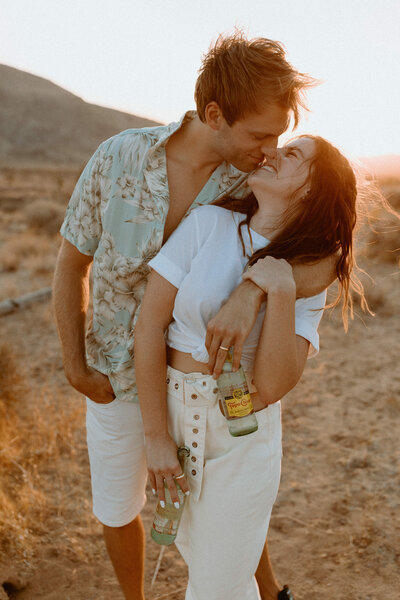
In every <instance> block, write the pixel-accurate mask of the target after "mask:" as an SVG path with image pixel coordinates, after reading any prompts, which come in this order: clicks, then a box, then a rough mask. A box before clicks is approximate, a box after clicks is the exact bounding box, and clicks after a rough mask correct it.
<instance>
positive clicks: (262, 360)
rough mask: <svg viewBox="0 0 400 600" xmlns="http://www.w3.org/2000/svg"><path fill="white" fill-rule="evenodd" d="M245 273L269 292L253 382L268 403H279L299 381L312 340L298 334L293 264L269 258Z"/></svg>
mask: <svg viewBox="0 0 400 600" xmlns="http://www.w3.org/2000/svg"><path fill="white" fill-rule="evenodd" d="M263 263H264V264H263V265H262V267H261V266H260V267H258V268H257V264H258V263H257V264H256V265H254V267H252V268H251V269H250V270H249V271H248V272H246V274H245V278H246V279H251V280H252V281H253V282H254V283H256V284H257V285H258V286H259V287H260V288H261V289H263V290H264V291H265V292H266V293H267V294H268V302H267V307H266V311H265V317H264V323H263V327H262V330H261V335H260V339H259V343H258V347H257V354H256V359H255V363H254V373H253V381H254V385H255V386H256V388H257V392H258V394H259V399H260V400H261V402H262V403H263V404H264V405H268V404H272V403H273V402H276V401H277V400H279V399H280V398H282V397H283V396H285V394H287V393H288V392H289V391H290V390H291V389H292V388H293V387H294V386H295V385H296V383H297V382H298V381H299V379H300V377H301V375H302V373H303V370H304V366H305V363H306V360H307V354H308V346H309V342H308V341H307V340H306V339H304V338H303V337H301V336H298V335H296V330H295V303H296V284H295V281H294V278H293V271H292V267H291V265H290V264H289V263H288V262H286V261H285V260H277V259H274V258H272V257H267V258H266V259H264V261H263Z"/></svg>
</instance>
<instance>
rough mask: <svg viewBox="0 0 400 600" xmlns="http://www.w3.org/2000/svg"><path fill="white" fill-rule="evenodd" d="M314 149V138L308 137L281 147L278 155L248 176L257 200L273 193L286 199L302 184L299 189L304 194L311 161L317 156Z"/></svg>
mask: <svg viewBox="0 0 400 600" xmlns="http://www.w3.org/2000/svg"><path fill="white" fill-rule="evenodd" d="M315 150H316V144H315V141H314V140H313V139H312V138H306V137H304V138H300V139H298V140H294V141H292V142H290V143H289V144H287V145H286V146H283V147H282V148H278V149H277V155H276V159H274V160H270V159H269V160H268V161H267V162H266V164H264V165H263V166H262V167H260V168H259V169H257V170H256V171H254V172H253V173H251V175H250V176H249V178H248V183H249V185H250V187H251V189H252V191H253V193H254V195H255V197H256V198H257V200H258V201H259V202H260V201H261V202H262V201H263V200H264V199H266V200H268V198H271V195H272V196H273V197H274V199H279V198H282V199H286V198H289V197H291V196H292V194H293V193H294V192H295V191H296V190H298V189H299V188H302V189H301V190H300V193H301V194H304V193H305V192H306V191H307V180H308V176H309V172H310V163H309V161H310V159H312V158H313V157H314V154H315Z"/></svg>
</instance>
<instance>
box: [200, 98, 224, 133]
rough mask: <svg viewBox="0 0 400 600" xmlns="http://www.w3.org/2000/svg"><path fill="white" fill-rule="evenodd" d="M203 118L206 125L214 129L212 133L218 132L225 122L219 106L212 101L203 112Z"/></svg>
mask: <svg viewBox="0 0 400 600" xmlns="http://www.w3.org/2000/svg"><path fill="white" fill-rule="evenodd" d="M204 117H205V120H206V123H207V125H209V127H211V129H214V131H218V130H219V129H220V128H221V125H222V123H223V122H224V121H225V119H224V117H223V114H222V110H221V109H220V107H219V105H218V104H217V103H216V102H215V100H212V101H211V102H209V103H208V104H207V106H206V108H205V111H204Z"/></svg>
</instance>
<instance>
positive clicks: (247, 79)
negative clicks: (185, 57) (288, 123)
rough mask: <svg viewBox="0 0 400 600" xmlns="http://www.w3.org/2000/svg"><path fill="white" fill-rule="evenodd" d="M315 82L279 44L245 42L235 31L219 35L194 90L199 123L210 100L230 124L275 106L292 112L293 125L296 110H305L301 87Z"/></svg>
mask: <svg viewBox="0 0 400 600" xmlns="http://www.w3.org/2000/svg"><path fill="white" fill-rule="evenodd" d="M316 83H317V82H316V80H315V79H312V78H311V77H310V76H309V75H306V74H304V73H300V72H299V71H297V70H296V69H295V68H294V67H292V65H291V64H290V63H289V62H288V61H287V60H286V57H285V50H284V48H283V46H282V44H280V43H279V42H275V41H273V40H269V39H267V38H255V39H252V40H248V39H246V37H245V36H244V34H243V33H242V32H241V31H236V32H235V33H234V34H233V35H231V36H228V37H224V36H219V38H218V39H217V41H216V43H215V45H214V46H213V47H212V48H211V49H210V50H209V51H208V53H207V54H206V55H205V56H204V59H203V62H202V66H201V68H200V71H199V76H198V79H197V82H196V88H195V101H196V105H197V113H198V115H199V118H200V120H201V121H203V122H204V121H205V109H206V106H207V104H209V103H210V102H212V101H215V102H216V103H217V104H218V106H219V107H220V108H221V110H222V114H223V116H224V119H225V120H226V122H227V123H228V125H229V126H231V125H233V123H234V122H235V121H238V120H240V119H242V118H244V117H245V116H246V114H249V113H254V112H260V111H262V110H263V109H265V107H266V106H268V105H269V104H279V105H281V106H283V107H285V108H287V109H289V110H291V111H292V112H293V115H294V125H295V127H296V125H297V123H298V121H299V112H300V108H301V107H302V108H306V107H305V103H304V99H303V93H304V90H305V89H306V88H308V87H311V86H313V85H315V84H316Z"/></svg>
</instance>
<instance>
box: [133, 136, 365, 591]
mask: <svg viewBox="0 0 400 600" xmlns="http://www.w3.org/2000/svg"><path fill="white" fill-rule="evenodd" d="M249 185H250V187H251V189H252V192H253V194H252V195H251V196H250V197H249V198H247V199H245V200H233V199H225V200H224V201H223V202H222V203H220V204H222V206H204V207H200V208H198V209H197V210H195V211H193V212H192V213H191V214H190V215H189V216H188V217H187V218H186V219H185V220H184V222H183V223H182V224H181V225H180V226H179V227H178V229H177V230H176V231H175V232H174V234H173V235H172V236H171V238H170V239H169V240H168V241H167V243H166V244H165V245H164V246H163V248H162V249H161V251H160V252H159V254H158V255H157V256H156V257H155V258H154V259H153V260H152V261H150V263H149V264H150V266H151V267H152V269H153V271H152V273H151V275H150V277H149V281H148V286H147V290H146V294H145V298H144V300H143V304H142V307H141V314H140V317H139V321H138V323H137V326H136V341H135V364H136V377H137V385H138V391H139V399H140V405H141V410H142V414H143V422H144V430H145V437H146V452H147V460H148V470H149V477H150V483H151V485H152V488H153V489H154V490H155V489H156V490H157V492H158V495H159V499H160V501H164V499H165V496H164V480H165V481H166V483H167V485H168V488H169V490H170V494H171V498H172V500H173V501H175V502H176V501H178V496H177V493H176V486H175V480H174V477H175V476H176V477H178V478H179V485H180V486H181V488H182V490H183V491H184V492H187V493H189V489H190V496H189V497H188V500H187V504H186V506H185V510H184V513H183V517H182V521H181V525H180V529H179V532H178V536H177V539H176V545H177V546H178V548H179V550H180V552H181V553H182V555H183V557H184V559H185V561H186V562H187V564H188V567H189V582H188V589H187V595H186V598H187V599H191V600H192V599H193V600H194V599H196V600H200V599H201V600H203V599H204V600H226V599H227V598H229V600H234V599H236V598H237V599H238V600H239V599H240V600H250V599H251V600H253V599H256V598H258V597H259V596H258V591H257V585H256V582H255V579H254V572H255V570H256V568H257V564H258V561H259V558H260V555H261V551H262V548H263V545H264V541H265V537H266V534H267V529H268V523H269V517H270V513H271V509H272V505H273V503H274V501H275V498H276V494H277V491H278V486H279V478H280V461H281V423H280V402H279V400H280V398H282V397H283V396H284V395H285V394H286V393H287V392H289V390H290V389H292V388H293V387H294V386H295V385H296V383H297V382H298V380H299V379H300V377H301V374H302V372H303V369H304V365H305V362H306V359H307V356H311V355H313V354H315V353H316V352H317V351H318V333H317V328H318V324H319V321H320V318H321V315H322V310H323V307H324V305H325V293H322V294H319V295H318V296H314V297H312V298H304V299H300V300H297V301H296V287H295V283H294V279H293V274H292V267H291V264H290V263H289V262H287V261H290V262H291V263H294V262H295V261H302V262H307V261H317V260H319V259H320V258H322V257H325V256H328V255H330V254H333V253H335V252H339V260H338V265H337V274H338V280H339V284H340V286H341V290H342V291H343V292H344V298H345V302H344V305H345V313H346V309H347V306H348V304H349V287H350V273H351V269H352V266H353V257H352V232H353V228H354V225H355V222H356V196H357V191H356V179H355V176H354V173H353V170H352V168H351V166H350V164H349V163H348V161H347V160H346V159H345V158H344V157H343V156H342V155H341V154H340V153H339V151H338V150H336V148H334V147H333V146H332V145H331V144H329V143H328V142H326V141H325V140H323V139H322V138H319V137H306V136H304V137H300V138H297V139H296V140H295V141H293V142H291V143H290V144H288V145H287V146H285V147H284V148H282V149H281V150H278V153H277V160H276V162H274V164H270V165H267V166H264V167H261V168H260V169H258V170H257V171H255V172H254V173H253V174H252V175H251V176H250V177H249ZM224 207H225V208H224ZM227 209H229V210H227ZM243 213H244V214H243ZM285 259H287V260H285ZM246 266H247V267H248V268H247V270H245V272H244V274H243V270H244V269H245V267H246ZM242 275H243V277H244V278H247V279H251V280H252V281H253V282H254V283H255V284H256V285H258V286H259V287H260V288H261V289H263V290H264V291H265V293H266V294H267V296H268V301H267V302H266V303H264V305H263V307H262V309H261V310H260V314H259V316H258V318H257V320H256V323H255V325H254V328H253V330H252V332H251V333H250V335H249V337H248V338H247V340H246V342H245V345H244V347H243V354H242V365H243V367H244V369H245V371H246V372H247V377H248V381H249V384H250V385H251V389H250V391H251V392H252V400H253V405H254V408H255V410H256V413H257V419H258V425H259V428H258V431H256V432H255V433H252V434H251V435H247V436H244V437H240V438H233V437H232V436H230V434H229V432H228V428H227V424H226V421H225V418H224V417H223V415H222V414H221V412H220V409H219V404H218V393H217V388H216V381H215V379H213V377H212V376H211V375H210V374H208V372H207V364H206V363H207V360H208V355H207V351H206V348H205V345H204V341H205V335H206V325H207V322H208V321H209V319H211V318H212V317H213V316H214V315H215V314H216V312H217V311H218V310H219V308H220V306H221V305H222V303H223V302H224V301H225V300H226V299H227V298H228V296H229V295H230V293H231V292H232V291H233V289H234V288H235V287H236V286H237V285H238V284H239V283H240V280H241V277H242ZM361 293H362V290H361ZM345 313H344V314H345ZM165 332H167V344H168V345H166V342H165ZM222 350H223V351H225V349H224V348H223V349H222ZM167 362H168V365H169V366H168V369H167ZM166 400H167V402H166ZM167 403H168V427H167V409H166V404H167ZM183 444H184V445H187V446H189V447H190V450H191V458H190V460H189V464H190V468H189V471H188V475H187V476H186V477H182V470H181V467H180V465H179V462H178V461H177V458H176V451H177V446H180V445H183Z"/></svg>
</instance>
